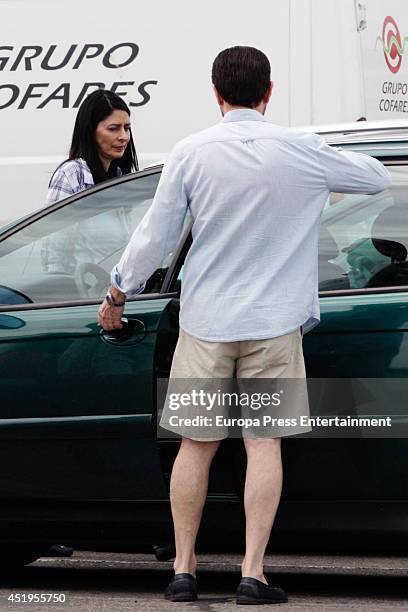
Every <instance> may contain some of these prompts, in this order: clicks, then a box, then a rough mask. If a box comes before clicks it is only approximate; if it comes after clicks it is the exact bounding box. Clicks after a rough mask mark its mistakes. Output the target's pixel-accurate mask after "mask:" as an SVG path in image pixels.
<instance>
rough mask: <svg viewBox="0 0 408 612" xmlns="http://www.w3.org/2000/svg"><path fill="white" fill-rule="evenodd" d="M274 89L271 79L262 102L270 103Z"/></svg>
mask: <svg viewBox="0 0 408 612" xmlns="http://www.w3.org/2000/svg"><path fill="white" fill-rule="evenodd" d="M272 90H273V81H270V83H269V86H268V89H267V90H266V93H265V95H264V97H263V100H262V102H264V103H265V104H268V102H269V100H270V99H271V95H272Z"/></svg>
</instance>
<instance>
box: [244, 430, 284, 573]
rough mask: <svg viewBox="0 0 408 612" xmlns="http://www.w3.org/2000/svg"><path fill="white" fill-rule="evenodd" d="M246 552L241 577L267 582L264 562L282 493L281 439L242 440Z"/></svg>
mask: <svg viewBox="0 0 408 612" xmlns="http://www.w3.org/2000/svg"><path fill="white" fill-rule="evenodd" d="M244 444H245V449H246V453H247V460H248V462H247V472H246V479H245V494H244V505H245V516H246V550H245V557H244V560H243V562H242V566H241V569H242V576H248V577H251V578H256V579H257V580H261V581H262V582H264V583H265V584H267V581H266V579H265V576H264V573H263V560H264V554H265V549H266V546H267V544H268V540H269V536H270V533H271V529H272V525H273V522H274V520H275V515H276V510H277V508H278V504H279V500H280V496H281V491H282V459H281V445H280V439H277V438H275V439H270V438H268V439H263V438H262V439H261V438H252V439H251V438H244Z"/></svg>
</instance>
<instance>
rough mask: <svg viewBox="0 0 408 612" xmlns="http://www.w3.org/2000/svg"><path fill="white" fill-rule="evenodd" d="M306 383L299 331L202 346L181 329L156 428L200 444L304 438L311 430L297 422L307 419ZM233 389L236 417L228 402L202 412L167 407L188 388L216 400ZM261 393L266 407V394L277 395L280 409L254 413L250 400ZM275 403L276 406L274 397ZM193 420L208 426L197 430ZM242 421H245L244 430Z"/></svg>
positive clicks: (186, 407)
mask: <svg viewBox="0 0 408 612" xmlns="http://www.w3.org/2000/svg"><path fill="white" fill-rule="evenodd" d="M260 379H263V380H260ZM305 379H306V372H305V364H304V358H303V349H302V332H301V329H300V328H299V329H297V330H296V331H294V332H292V333H290V334H286V335H284V336H279V337H277V338H269V339H266V340H243V341H239V342H206V341H204V340H199V339H198V338H195V337H193V336H191V335H189V334H188V333H187V332H185V331H183V330H182V329H180V335H179V339H178V343H177V346H176V350H175V352H174V357H173V364H172V368H171V372H170V380H169V385H168V389H167V395H166V401H165V402H164V408H163V411H162V412H161V411H160V408H159V418H160V416H161V418H160V423H159V425H160V427H162V428H164V429H166V430H168V431H171V432H173V433H174V434H178V435H180V436H182V437H186V438H190V439H192V440H199V441H212V440H222V439H224V438H227V437H229V436H232V437H241V436H243V437H252V438H254V437H256V438H257V437H269V438H278V437H283V436H289V435H295V434H299V433H306V432H308V431H311V428H310V427H308V426H305V424H304V423H303V425H301V420H300V417H301V416H303V415H304V416H307V417H308V416H309V404H308V400H307V387H306V380H305ZM237 384H238V386H239V392H240V405H239V407H238V410H239V411H240V413H239V415H238V417H237V416H236V415H237V409H236V407H234V409H233V410H231V406H230V405H228V402H226V403H224V402H221V401H218V402H215V404H214V406H212V407H211V408H209V406H207V407H206V408H205V407H204V408H203V407H202V406H201V405H200V406H197V405H195V406H192V405H184V406H178V407H175V406H174V405H172V403H173V404H174V402H172V401H170V399H171V398H174V397H176V395H178V396H180V397H181V393H180V391H183V392H186V393H188V392H189V391H190V390H191V389H193V388H194V389H196V390H197V389H198V388H199V389H200V391H201V392H202V393H208V392H209V391H211V394H212V396H213V397H214V398H215V397H217V398H218V400H220V398H221V394H222V398H224V396H225V397H227V398H228V394H230V395H232V394H233V393H232V386H231V385H235V386H234V389H236V387H237ZM215 391H217V392H218V391H221V394H220V393H218V394H216V393H215ZM176 392H177V393H176ZM280 392H282V393H281V394H280ZM197 393H198V391H196V396H197ZM261 393H262V394H265V395H264V397H265V400H266V401H267V395H268V393H269V395H270V397H272V396H273V393H279V399H280V400H281V402H280V404H279V406H272V405H271V406H267V407H266V408H265V407H263V406H262V407H261V410H260V407H258V408H254V407H253V404H254V402H253V401H252V400H253V398H254V397H255V396H256V397H257V398H258V400H259V396H260V395H261ZM254 394H255V395H254ZM234 397H235V396H234ZM243 399H244V400H245V401H244V405H243V402H242V400H243ZM275 399H276V400H278V398H277V397H276V396H275ZM249 403H251V405H249ZM258 403H259V402H257V403H256V405H257V406H258ZM198 416H201V417H202V418H204V417H206V418H207V421H206V422H205V423H204V422H203V420H202V419H201V421H200V423H199V425H198V424H197V421H198V418H197V417H198ZM194 417H195V420H193V419H194ZM261 417H262V418H261ZM231 418H232V419H234V418H241V421H234V422H231ZM242 419H245V423H244V425H243V421H242ZM257 420H258V421H259V420H260V423H258V422H256V421H257ZM265 421H267V422H265ZM240 423H241V425H240ZM237 427H238V428H240V434H239V435H237ZM232 431H233V432H234V433H232V434H231V432H232Z"/></svg>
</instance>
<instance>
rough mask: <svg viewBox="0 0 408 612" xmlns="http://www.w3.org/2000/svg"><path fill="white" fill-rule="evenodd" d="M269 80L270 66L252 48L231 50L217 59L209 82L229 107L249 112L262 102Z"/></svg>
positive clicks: (267, 61) (259, 52)
mask: <svg viewBox="0 0 408 612" xmlns="http://www.w3.org/2000/svg"><path fill="white" fill-rule="evenodd" d="M270 80H271V65H270V63H269V60H268V58H267V57H266V55H265V54H264V53H262V51H259V49H255V48H254V47H231V48H229V49H224V51H221V53H219V54H218V55H217V57H216V58H215V60H214V63H213V67H212V82H213V84H214V86H215V88H216V89H217V91H218V93H219V94H220V96H221V97H222V98H223V99H224V100H225V102H227V103H228V104H230V105H231V106H246V107H248V108H253V107H254V106H258V104H259V103H260V102H261V101H262V100H263V98H264V96H265V94H266V92H267V90H268V87H269V83H270Z"/></svg>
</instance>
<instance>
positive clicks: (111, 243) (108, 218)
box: [0, 173, 169, 304]
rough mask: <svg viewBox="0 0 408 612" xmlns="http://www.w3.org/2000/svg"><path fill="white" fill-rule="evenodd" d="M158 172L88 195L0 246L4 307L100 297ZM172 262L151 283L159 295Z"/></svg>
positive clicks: (0, 297) (151, 194) (149, 287)
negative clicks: (167, 268)
mask: <svg viewBox="0 0 408 612" xmlns="http://www.w3.org/2000/svg"><path fill="white" fill-rule="evenodd" d="M159 177H160V174H159V173H155V174H150V175H146V176H142V177H139V178H134V179H132V180H129V181H125V182H120V183H116V184H114V185H110V186H108V187H106V188H105V189H102V190H100V191H97V192H95V193H90V194H86V193H84V194H83V195H82V197H79V199H78V200H76V201H75V202H73V203H72V204H69V205H67V206H65V207H63V208H60V209H58V210H55V211H52V212H51V213H50V214H47V215H46V216H44V217H42V218H41V219H38V220H37V221H35V222H33V223H32V224H30V225H28V226H26V227H25V228H23V229H21V230H20V231H18V232H16V233H15V234H13V235H12V236H10V237H8V238H6V239H5V240H4V241H3V242H1V243H0V289H1V290H0V303H1V304H16V303H27V302H33V303H41V302H44V303H50V302H51V303H52V302H62V301H63V302H65V301H73V300H84V299H90V298H92V299H95V298H100V297H102V296H103V295H104V294H105V292H106V289H107V287H108V286H109V282H110V271H111V269H112V267H113V266H114V265H115V264H116V263H117V262H118V261H119V259H120V257H121V254H122V252H123V250H124V248H125V247H126V245H127V243H128V241H129V239H130V237H131V235H132V233H133V231H134V229H135V228H136V226H137V225H138V223H139V222H140V221H141V219H142V217H143V215H144V214H145V212H146V211H147V209H148V208H149V206H150V204H151V203H152V200H153V197H154V194H155V191H156V188H157V184H158V181H159ZM168 263H169V258H168V257H167V260H166V261H164V262H163V264H162V265H163V268H160V269H159V270H157V271H156V272H155V274H154V275H153V276H152V277H151V279H149V281H148V282H147V285H146V288H145V291H144V292H145V293H152V292H157V291H159V290H160V287H161V285H162V283H163V280H164V275H165V269H166V266H167V265H168Z"/></svg>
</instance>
